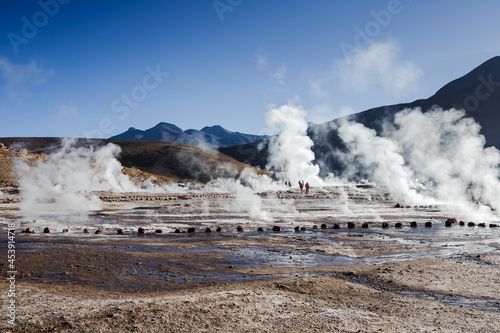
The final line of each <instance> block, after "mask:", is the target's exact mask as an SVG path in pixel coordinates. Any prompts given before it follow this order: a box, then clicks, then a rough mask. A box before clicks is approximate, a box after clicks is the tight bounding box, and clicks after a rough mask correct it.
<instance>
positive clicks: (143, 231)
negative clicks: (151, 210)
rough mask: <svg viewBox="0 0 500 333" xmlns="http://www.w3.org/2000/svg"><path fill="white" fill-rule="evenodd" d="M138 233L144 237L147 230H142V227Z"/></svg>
mask: <svg viewBox="0 0 500 333" xmlns="http://www.w3.org/2000/svg"><path fill="white" fill-rule="evenodd" d="M137 233H138V234H139V235H144V234H145V233H146V230H145V229H144V228H142V227H141V228H139V229H137Z"/></svg>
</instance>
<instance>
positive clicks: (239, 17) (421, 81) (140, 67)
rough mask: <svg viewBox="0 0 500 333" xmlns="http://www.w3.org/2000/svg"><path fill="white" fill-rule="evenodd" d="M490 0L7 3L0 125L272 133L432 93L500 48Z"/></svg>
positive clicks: (29, 130) (13, 131)
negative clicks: (278, 108)
mask: <svg viewBox="0 0 500 333" xmlns="http://www.w3.org/2000/svg"><path fill="white" fill-rule="evenodd" d="M499 12H500V2H498V1H480V2H473V1H451V0H444V1H425V0H400V1H397V0H385V1H378V0H374V1H363V2H361V1H356V2H355V1H327V0H313V1H298V0H280V1H270V0H267V1H265V0H216V1H213V0H207V1H205V0H198V1H194V0H176V1H171V0H170V1H169V0H165V1H126V0H124V1H104V0H99V1H97V0H85V1H83V0H80V1H77V0H41V1H3V2H2V4H0V27H1V34H0V116H1V118H0V137H4V136H71V137H73V136H75V137H85V136H87V137H110V136H112V135H115V134H118V133H121V132H123V131H125V130H127V128H128V127H131V126H134V127H136V128H140V129H147V128H150V127H152V126H154V125H156V124H157V123H158V122H170V123H174V124H176V125H178V126H179V127H181V128H183V129H188V128H196V129H201V128H202V127H204V126H210V125H215V124H219V125H222V126H223V127H225V128H227V129H230V130H233V131H240V132H246V133H253V134H268V133H269V132H268V130H267V129H266V124H265V120H264V114H265V113H266V112H267V111H268V110H269V108H270V106H271V105H282V104H287V103H296V104H300V105H302V106H303V107H304V108H305V109H306V110H307V112H308V118H307V120H308V121H313V122H316V123H320V122H324V121H328V120H331V119H334V118H337V117H339V116H341V115H345V114H349V113H354V112H360V111H364V110H366V109H369V108H372V107H376V106H380V105H387V104H394V103H400V102H411V101H413V100H415V99H418V98H426V97H429V96H431V95H432V94H434V93H435V92H436V90H438V89H439V88H441V87H442V86H443V85H444V84H446V83H448V82H449V81H451V80H453V79H456V78H457V77H460V76H462V75H464V74H466V73H467V72H468V71H470V70H472V69H473V68H474V67H476V66H478V65H480V64H481V63H482V62H484V61H486V60H487V59H489V58H491V57H493V56H496V55H500V43H498V42H497V41H496V38H495V36H496V33H497V32H498V31H500V20H498V13H499Z"/></svg>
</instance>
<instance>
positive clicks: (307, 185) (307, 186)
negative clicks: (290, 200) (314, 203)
mask: <svg viewBox="0 0 500 333" xmlns="http://www.w3.org/2000/svg"><path fill="white" fill-rule="evenodd" d="M309 187H310V186H309V183H306V194H309Z"/></svg>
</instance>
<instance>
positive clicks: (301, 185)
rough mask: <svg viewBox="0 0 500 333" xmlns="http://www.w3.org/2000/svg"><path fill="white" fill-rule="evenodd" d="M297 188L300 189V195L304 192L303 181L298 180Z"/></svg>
mask: <svg viewBox="0 0 500 333" xmlns="http://www.w3.org/2000/svg"><path fill="white" fill-rule="evenodd" d="M299 187H300V194H302V192H303V190H304V181H303V180H299Z"/></svg>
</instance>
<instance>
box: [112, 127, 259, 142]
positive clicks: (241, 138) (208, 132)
mask: <svg viewBox="0 0 500 333" xmlns="http://www.w3.org/2000/svg"><path fill="white" fill-rule="evenodd" d="M266 138H267V136H265V135H253V134H244V133H240V132H232V131H229V130H227V129H225V128H223V127H221V126H219V125H215V126H207V127H204V128H202V129H201V130H196V129H188V130H186V131H183V130H182V129H180V128H179V127H177V126H176V125H174V124H169V123H164V122H162V123H159V124H158V125H156V126H154V127H152V128H150V129H147V130H145V131H143V130H139V129H137V128H134V127H130V128H129V129H128V130H127V131H125V132H123V133H121V134H118V135H115V136H113V137H111V138H110V139H111V140H147V141H165V142H172V143H185V144H192V145H198V146H210V147H230V146H237V145H242V144H247V143H252V142H258V141H262V140H264V139H266Z"/></svg>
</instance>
